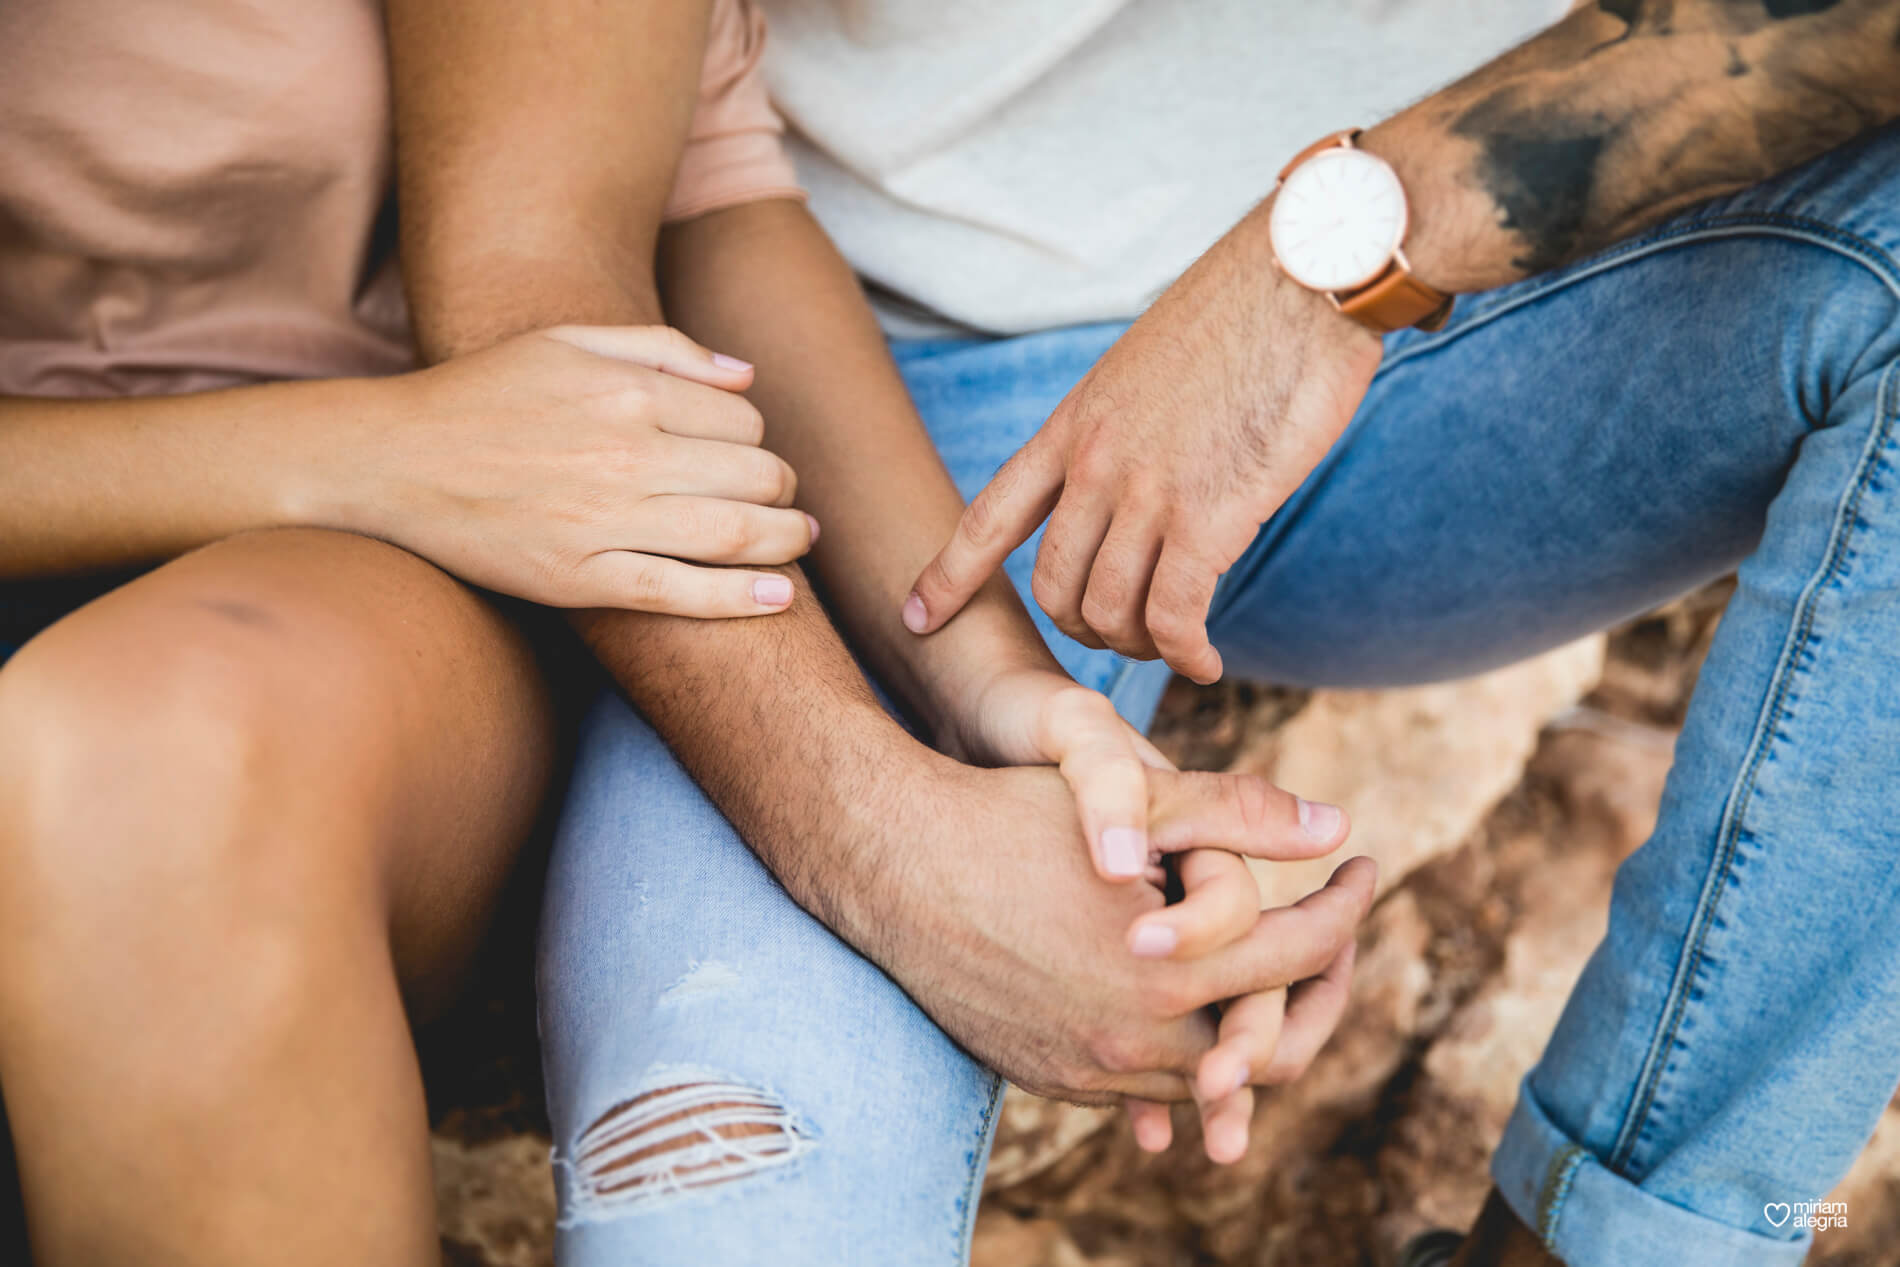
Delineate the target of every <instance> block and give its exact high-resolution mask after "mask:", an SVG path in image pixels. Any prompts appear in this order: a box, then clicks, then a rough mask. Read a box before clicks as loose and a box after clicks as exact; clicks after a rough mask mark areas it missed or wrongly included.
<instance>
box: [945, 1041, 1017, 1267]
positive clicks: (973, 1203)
mask: <svg viewBox="0 0 1900 1267" xmlns="http://www.w3.org/2000/svg"><path fill="white" fill-rule="evenodd" d="M990 1077H991V1078H992V1079H993V1085H992V1087H991V1089H990V1097H989V1099H988V1100H987V1101H985V1102H984V1105H983V1114H982V1117H981V1118H980V1119H979V1121H978V1123H977V1129H976V1149H975V1151H973V1152H972V1153H971V1154H970V1177H969V1179H968V1180H967V1181H966V1182H965V1184H964V1188H963V1233H962V1235H961V1236H960V1237H958V1239H957V1257H956V1259H955V1260H954V1261H955V1262H957V1263H960V1264H967V1263H968V1262H969V1261H970V1253H971V1250H972V1247H973V1242H974V1240H975V1238H976V1210H977V1206H978V1205H979V1204H981V1202H982V1200H983V1176H984V1175H985V1174H986V1173H987V1172H988V1170H989V1159H990V1146H991V1142H992V1141H993V1140H994V1139H995V1136H996V1125H997V1120H998V1119H999V1118H1000V1117H1001V1116H1002V1106H1003V1094H1004V1091H1005V1090H1006V1088H1005V1085H1004V1083H1003V1079H1002V1078H1001V1077H1000V1076H998V1075H996V1074H994V1073H992V1074H991V1075H990Z"/></svg>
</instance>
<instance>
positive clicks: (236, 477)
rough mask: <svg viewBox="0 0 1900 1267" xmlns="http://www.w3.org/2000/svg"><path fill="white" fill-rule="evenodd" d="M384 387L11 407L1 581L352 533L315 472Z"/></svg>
mask: <svg viewBox="0 0 1900 1267" xmlns="http://www.w3.org/2000/svg"><path fill="white" fill-rule="evenodd" d="M380 390H381V389H380V388H379V385H378V384H375V383H371V382H365V381H360V380H332V381H327V382H322V381H320V382H302V383H272V384H268V385H265V386H259V387H239V388H232V389H229V390H226V391H214V392H202V393H197V394H193V395H185V396H168V397H154V398H134V399H126V400H45V399H38V398H31V397H8V398H0V580H9V579H19V578H22V577H29V576H46V575H55V574H60V573H72V572H83V571H91V570H95V569H102V568H111V567H122V566H129V565H134V564H140V563H151V562H155V561H157V560H160V559H165V558H169V557H171V556H174V555H177V554H182V553H183V552H185V551H186V550H190V549H193V548H195V547H197V546H200V545H204V544H205V543H207V542H210V541H216V540H218V539H219V538H222V537H228V536H230V535H231V534H233V533H236V532H244V531H247V530H250V529H254V528H269V527H277V526H282V525H286V524H295V523H324V524H331V526H348V525H345V524H341V523H334V524H333V523H332V520H333V519H334V516H333V515H332V513H331V510H330V508H329V507H328V506H327V505H326V504H325V502H324V499H323V497H322V496H321V495H320V494H319V491H318V489H317V487H316V485H317V482H318V476H317V468H318V466H319V465H321V457H322V455H324V454H330V453H334V450H335V445H336V437H337V436H338V435H339V434H340V433H341V432H342V431H344V430H345V429H346V428H347V427H348V426H349V425H350V424H351V423H352V422H354V421H356V420H358V419H360V418H362V417H363V416H365V415H366V414H368V413H369V412H371V411H372V410H373V409H374V408H375V407H376V401H377V399H378V396H379V393H380Z"/></svg>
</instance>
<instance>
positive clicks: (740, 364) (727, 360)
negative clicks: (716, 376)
mask: <svg viewBox="0 0 1900 1267" xmlns="http://www.w3.org/2000/svg"><path fill="white" fill-rule="evenodd" d="M712 363H713V364H714V365H717V366H718V367H719V368H720V369H722V370H731V371H732V372H733V373H735V374H743V373H745V372H746V371H747V370H749V369H751V368H752V362H750V361H742V360H740V359H739V358H738V357H736V356H727V355H726V354H725V353H724V352H714V353H713V354H712Z"/></svg>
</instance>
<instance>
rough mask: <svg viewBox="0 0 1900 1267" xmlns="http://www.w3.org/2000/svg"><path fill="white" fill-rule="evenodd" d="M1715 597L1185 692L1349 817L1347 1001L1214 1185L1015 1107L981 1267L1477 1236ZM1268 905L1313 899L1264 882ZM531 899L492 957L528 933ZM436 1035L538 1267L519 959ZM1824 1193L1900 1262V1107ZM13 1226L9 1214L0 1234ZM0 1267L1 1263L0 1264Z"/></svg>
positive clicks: (1156, 1261) (464, 1143) (496, 1182)
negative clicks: (1356, 941) (1353, 945)
mask: <svg viewBox="0 0 1900 1267" xmlns="http://www.w3.org/2000/svg"><path fill="white" fill-rule="evenodd" d="M1723 597H1724V593H1723V591H1722V590H1721V589H1720V588H1717V589H1715V590H1712V591H1710V592H1708V593H1705V594H1703V595H1700V596H1698V597H1696V598H1695V599H1691V600H1689V601H1687V602H1684V603H1682V604H1678V605H1676V606H1675V607H1673V608H1671V609H1669V610H1668V611H1666V612H1664V613H1659V614H1658V615H1656V616H1654V617H1651V618H1649V619H1646V620H1644V621H1640V622H1637V623H1636V624H1634V625H1632V626H1631V627H1629V628H1628V629H1625V630H1622V631H1620V632H1618V633H1617V634H1616V635H1614V636H1613V637H1612V638H1611V639H1609V640H1608V643H1607V651H1606V645H1605V643H1604V641H1603V640H1592V641H1589V642H1585V643H1581V644H1577V645H1576V646H1573V647H1569V648H1565V649H1563V650H1562V651H1559V652H1556V653H1553V654H1552V655H1551V656H1547V657H1545V658H1544V659H1542V660H1540V661H1535V662H1532V663H1531V664H1528V665H1524V666H1519V667H1517V668H1514V669H1511V670H1507V671H1505V672H1504V673H1501V674H1494V675H1491V676H1490V677H1487V678H1481V679H1476V680H1474V681H1471V682H1466V683H1457V684H1451V685H1447V686H1440V687H1431V688H1424V689H1420V690H1412V691H1395V692H1361V693H1318V694H1313V695H1307V694H1300V693H1290V692H1284V691H1273V690H1267V689H1262V688H1259V687H1254V686H1249V685H1246V684H1232V685H1226V686H1222V687H1219V688H1215V689H1212V690H1205V691H1203V690H1193V689H1187V688H1185V687H1182V686H1179V685H1177V689H1176V690H1175V691H1174V692H1173V693H1171V694H1170V696H1169V699H1168V702H1167V705H1166V707H1165V711H1164V714H1163V718H1162V721H1161V723H1160V725H1159V726H1158V739H1159V740H1160V742H1161V743H1162V744H1163V746H1164V747H1165V748H1167V749H1168V751H1169V752H1170V753H1171V754H1172V755H1174V756H1175V757H1176V758H1177V759H1178V760H1180V761H1182V762H1183V763H1184V764H1192V765H1195V766H1198V767H1201V768H1245V769H1252V770H1258V771H1261V772H1263V773H1267V774H1269V775H1271V776H1272V777H1274V778H1275V779H1276V780H1278V781H1281V782H1283V783H1284V784H1286V785H1287V786H1290V787H1293V788H1295V789H1297V790H1299V791H1301V792H1304V793H1306V794H1308V795H1312V796H1316V797H1324V798H1327V799H1336V800H1340V801H1342V802H1343V803H1345V804H1346V805H1348V806H1349V807H1351V809H1352V810H1353V813H1354V817H1355V834H1354V848H1356V849H1358V850H1361V851H1364V852H1369V853H1372V854H1373V855H1374V856H1376V857H1378V858H1379V860H1380V863H1381V867H1382V870H1383V875H1382V895H1381V898H1380V900H1379V903H1378V905H1377V907H1376V908H1375V910H1374V912H1373V915H1372V917H1371V919H1370V921H1369V922H1368V926H1367V928H1366V931H1365V934H1364V938H1363V942H1362V946H1361V955H1360V966H1359V971H1358V982H1357V986H1356V995H1355V1002H1354V1004H1353V1008H1352V1010H1351V1012H1350V1013H1349V1015H1348V1017H1347V1019H1346V1021H1345V1022H1344V1024H1343V1025H1342V1027H1341V1029H1340V1032H1339V1033H1338V1035H1337V1036H1336V1038H1335V1039H1334V1041H1333V1043H1332V1044H1331V1045H1330V1047H1329V1048H1328V1049H1327V1051H1326V1052H1325V1053H1324V1054H1323V1055H1322V1056H1321V1058H1320V1060H1319V1061H1318V1062H1317V1063H1316V1065H1315V1066H1314V1068H1313V1069H1312V1071H1311V1072H1310V1073H1309V1074H1308V1076H1307V1077H1306V1078H1305V1079H1303V1080H1302V1081H1301V1082H1300V1083H1298V1084H1296V1085H1295V1086H1293V1087H1291V1088H1288V1089H1286V1090H1284V1091H1281V1092H1279V1093H1277V1094H1275V1095H1272V1096H1266V1097H1263V1098H1262V1102H1261V1104H1260V1107H1259V1109H1258V1111H1257V1116H1256V1123H1255V1131H1254V1138H1255V1144H1254V1147H1253V1150H1252V1152H1251V1153H1250V1154H1249V1156H1248V1157H1247V1158H1246V1159H1245V1160H1244V1161H1243V1162H1242V1163H1240V1164H1239V1165H1236V1166H1233V1167H1227V1168H1220V1167H1214V1166H1211V1165H1209V1164H1208V1163H1206V1162H1205V1161H1204V1160H1202V1159H1200V1158H1199V1154H1198V1152H1197V1151H1196V1149H1195V1148H1194V1141H1195V1137H1194V1132H1193V1124H1192V1116H1191V1115H1185V1116H1182V1117H1180V1118H1178V1119H1177V1124H1178V1126H1179V1127H1180V1128H1181V1131H1180V1133H1181V1135H1182V1137H1183V1140H1184V1144H1183V1145H1182V1146H1179V1147H1177V1149H1176V1150H1175V1151H1174V1152H1171V1153H1170V1154H1168V1155H1166V1156H1164V1157H1161V1158H1152V1157H1148V1156H1145V1155H1143V1154H1142V1153H1140V1152H1139V1151H1138V1150H1137V1149H1136V1148H1135V1147H1134V1143H1133V1140H1132V1138H1131V1137H1130V1136H1129V1133H1128V1131H1127V1129H1126V1127H1125V1125H1124V1124H1123V1123H1122V1122H1121V1121H1120V1120H1119V1119H1118V1118H1117V1116H1116V1115H1114V1114H1112V1113H1105V1112H1099V1111H1093V1110H1086V1109H1077V1108H1073V1107H1070V1106H1065V1105H1057V1104H1051V1103H1048V1102H1046V1101H1040V1100H1036V1099H1034V1098H1032V1097H1028V1096H1023V1095H1020V1094H1016V1093H1012V1095H1011V1098H1010V1100H1009V1101H1008V1103H1007V1105H1006V1110H1005V1117H1004V1121H1003V1124H1002V1129H1001V1131H1000V1133H999V1139H998V1145H997V1150H996V1154H995V1158H994V1161H993V1163H992V1166H991V1172H990V1177H989V1183H988V1185H987V1188H986V1195H985V1200H984V1205H983V1208H982V1211H981V1214H980V1216H979V1220H978V1229H977V1245H976V1255H975V1258H976V1264H977V1267H1137V1265H1139V1267H1176V1265H1178V1267H1389V1264H1390V1263H1391V1261H1392V1253H1393V1248H1394V1247H1395V1246H1396V1245H1398V1244H1399V1243H1401V1241H1402V1240H1403V1238H1405V1237H1407V1236H1409V1235H1410V1234H1412V1233H1413V1232H1415V1231H1417V1230H1419V1229H1421V1228H1424V1227H1428V1226H1432V1225H1438V1224H1449V1225H1459V1224H1463V1223H1464V1222H1466V1221H1467V1220H1469V1218H1470V1217H1471V1216H1472V1214H1473V1213H1474V1211H1475V1210H1476V1208H1477V1206H1478V1204H1479V1202H1480V1200H1481V1199H1482V1196H1483V1193H1484V1190H1485V1186H1486V1177H1485V1162H1486V1158H1487V1155H1488V1152H1489V1149H1490V1147H1491V1145H1492V1144H1493V1143H1494V1142H1495V1140H1496V1138H1497V1136H1498V1133H1499V1132H1500V1130H1501V1129H1502V1127H1503V1123H1504V1119H1505V1117H1506V1115H1507V1114H1508V1112H1509V1109H1510V1105H1511V1102H1512V1097H1513V1094H1514V1090H1515V1087H1516V1084H1517V1081H1518V1079H1519V1078H1520V1077H1521V1076H1522V1074H1523V1072H1524V1071H1525V1070H1526V1069H1527V1068H1528V1067H1529V1066H1530V1064H1531V1063H1532V1062H1533V1061H1534V1060H1535V1059H1536V1056H1537V1053H1538V1051H1539V1050H1540V1048H1541V1047H1542V1045H1543V1042H1544V1040H1545V1038H1546V1036H1547V1035H1548V1033H1549V1031H1550V1028H1551V1026H1552V1025H1553V1024H1554V1022H1555V1020H1556V1017H1557V1014H1558V1012H1559V1010H1560V1009H1561V1007H1562V1003H1563V999H1564V996H1565V994H1566V993H1567V991H1568V989H1569V987H1570V984H1571V982H1572V981H1573V980H1574V979H1575V977H1576V975H1577V973H1578V972H1579V970H1580V969H1581V967H1582V964H1583V962H1584V959H1585V958H1586V957H1587V955H1588V954H1589V951H1590V949H1591V947H1592V946H1593V945H1594V944H1595V942H1596V940H1597V938H1598V937H1599V936H1600V934H1601V931H1602V927H1603V922H1604V918H1605V911H1606V909H1607V904H1608V897H1609V886H1610V880H1611V875H1612V873H1613V871H1614V869H1615V866H1616V864H1617V863H1618V862H1619V861H1620V860H1621V859H1622V858H1623V857H1624V856H1626V855H1627V854H1628V853H1629V852H1630V851H1631V850H1632V849H1634V848H1635V847H1636V846H1637V845H1638V844H1639V843H1641V841H1642V840H1643V839H1644V837H1645V836H1646V835H1647V833H1648V831H1649V828H1650V826H1651V824H1652V823H1653V820H1654V816H1655V812H1656V805H1657V800H1658V797H1659V796H1660V793H1661V788H1662V782H1663V777H1664V774H1665V773H1666V771H1667V768H1668V764H1669V759H1670V752H1671V746H1672V743H1673V739H1674V735H1675V731H1676V728H1677V727H1678V726H1679V725H1680V723H1681V720H1682V714H1683V710H1684V707H1685V704H1686V701H1687V698H1688V692H1689V689H1690V687H1691V686H1692V685H1693V680H1694V674H1695V670H1696V666H1697V665H1698V663H1699V662H1700V658H1701V655H1702V652H1703V650H1704V649H1705V648H1706V645H1707V640H1708V637H1709V635H1710V633H1711V632H1712V630H1713V627H1714V624H1715V621H1716V619H1717V618H1718V616H1719V611H1720V606H1721V601H1722V599H1723ZM1261 878H1262V886H1263V890H1264V891H1265V892H1266V893H1267V895H1268V896H1269V897H1270V898H1277V897H1280V896H1283V895H1286V894H1291V893H1296V892H1299V891H1304V890H1305V889H1309V888H1311V887H1312V886H1313V885H1314V884H1315V883H1317V877H1315V876H1314V875H1312V874H1309V873H1305V872H1301V871H1299V870H1296V869H1291V868H1282V869H1279V870H1277V871H1275V872H1272V873H1262V877H1261ZM526 910H527V908H526V906H525V905H524V907H523V909H522V911H521V912H519V913H517V914H516V915H515V916H514V917H513V923H512V927H511V928H509V929H505V930H504V933H503V937H502V939H501V941H500V942H499V944H500V945H502V946H504V947H505V946H508V945H510V944H512V945H515V946H520V945H521V944H522V943H523V942H524V940H525V932H526V926H527V925H526ZM498 962H501V963H505V964H507V965H509V966H508V967H507V968H506V970H502V971H497V972H495V973H493V974H491V977H490V979H489V980H488V981H487V982H486V983H485V984H484V988H483V989H481V990H480V991H478V992H477V995H476V996H475V997H474V998H473V999H472V1000H471V1002H470V1003H469V1004H468V1005H467V1006H466V1007H464V1008H463V1009H462V1010H461V1011H460V1012H458V1013H457V1014H456V1015H455V1016H454V1017H451V1018H450V1019H449V1020H448V1021H446V1022H445V1023H443V1024H441V1025H438V1026H436V1027H434V1029H433V1030H432V1031H431V1032H430V1033H429V1034H428V1035H426V1036H425V1040H424V1052H425V1064H426V1066H427V1069H428V1074H429V1084H430V1089H431V1095H432V1098H433V1099H434V1101H435V1116H436V1121H437V1130H436V1145H435V1154H436V1163H437V1172H438V1178H437V1182H438V1187H439V1192H440V1197H441V1208H442V1236H443V1246H444V1252H445V1256H446V1258H447V1261H448V1262H449V1263H450V1264H451V1265H452V1267H545V1265H547V1264H551V1263H552V1256H551V1253H550V1250H549V1242H550V1237H551V1231H552V1222H553V1207H552V1193H551V1190H550V1186H549V1182H548V1177H547V1149H548V1141H547V1138H546V1134H545V1131H546V1126H545V1120H544V1118H543V1116H542V1113H541V1110H540V1084H539V1080H538V1079H539V1072H538V1066H537V1063H536V1060H535V1056H534V1029H533V1021H532V1010H531V1003H530V999H529V993H528V987H529V982H528V979H527V977H526V973H525V962H526V961H525V957H524V956H523V955H522V954H520V953H514V954H510V955H505V956H503V957H501V958H500V959H499V960H498ZM1835 1199H1837V1200H1845V1201H1846V1202H1847V1203H1848V1208H1849V1224H1850V1226H1849V1227H1848V1229H1847V1230H1845V1231H1844V1232H1835V1233H1830V1234H1828V1235H1826V1236H1825V1237H1824V1239H1823V1240H1822V1241H1821V1242H1820V1243H1819V1244H1818V1245H1817V1247H1816V1250H1815V1253H1814V1255H1813V1257H1812V1258H1811V1260H1810V1261H1811V1263H1813V1264H1820V1265H1824V1267H1900V1104H1897V1107H1896V1108H1895V1109H1891V1110H1889V1113H1888V1115H1887V1119H1886V1121H1885V1122H1884V1123H1883V1125H1882V1128H1881V1130H1880V1133H1879V1134H1878V1135H1877V1136H1876V1138H1875V1140H1874V1143H1873V1145H1872V1146H1871V1147H1870V1148H1869V1149H1868V1151H1867V1153H1866V1154H1865V1155H1864V1156H1863V1158H1862V1159H1861V1162H1860V1164H1859V1165H1858V1166H1857V1167H1856V1168H1855V1170H1854V1171H1853V1173H1852V1174H1851V1175H1850V1176H1849V1177H1848V1179H1847V1181H1846V1182H1845V1183H1844V1184H1843V1185H1842V1187H1841V1189H1840V1190H1839V1191H1838V1192H1837V1193H1836V1194H1835ZM0 1222H4V1220H0ZM0 1261H10V1260H6V1259H5V1258H4V1254H0Z"/></svg>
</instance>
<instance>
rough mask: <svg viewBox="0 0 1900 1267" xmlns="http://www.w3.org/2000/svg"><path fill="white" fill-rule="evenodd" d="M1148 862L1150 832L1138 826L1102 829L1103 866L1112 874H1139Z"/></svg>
mask: <svg viewBox="0 0 1900 1267" xmlns="http://www.w3.org/2000/svg"><path fill="white" fill-rule="evenodd" d="M1147 862H1148V833H1146V832H1144V831H1142V830H1141V829H1140V828H1138V827H1108V828H1104V829H1103V831H1102V868H1103V869H1104V870H1106V871H1107V872H1108V873H1109V874H1110V875H1122V876H1130V877H1132V876H1138V875H1140V874H1141V873H1142V870H1143V868H1144V867H1145V866H1146V865H1147Z"/></svg>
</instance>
